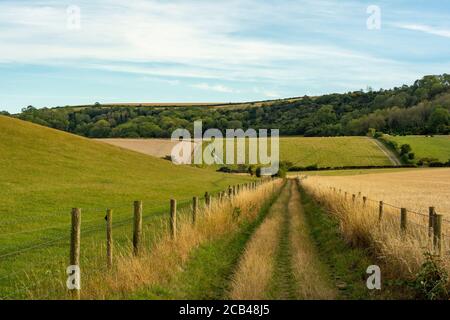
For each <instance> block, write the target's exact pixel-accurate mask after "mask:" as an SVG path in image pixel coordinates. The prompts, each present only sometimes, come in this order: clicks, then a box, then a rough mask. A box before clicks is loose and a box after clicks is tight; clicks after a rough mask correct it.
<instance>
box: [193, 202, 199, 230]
mask: <svg viewBox="0 0 450 320" xmlns="http://www.w3.org/2000/svg"><path fill="white" fill-rule="evenodd" d="M197 212H198V197H193V198H192V224H195V221H196V220H197Z"/></svg>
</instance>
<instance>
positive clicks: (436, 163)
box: [429, 161, 446, 168]
mask: <svg viewBox="0 0 450 320" xmlns="http://www.w3.org/2000/svg"><path fill="white" fill-rule="evenodd" d="M445 166H446V164H445V163H443V162H440V161H433V162H430V164H429V167H430V168H442V167H445Z"/></svg>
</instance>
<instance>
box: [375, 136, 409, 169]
mask: <svg viewBox="0 0 450 320" xmlns="http://www.w3.org/2000/svg"><path fill="white" fill-rule="evenodd" d="M367 138H368V139H370V140H371V141H372V142H373V143H374V144H376V145H377V146H378V148H380V150H381V151H382V152H383V153H384V154H385V155H386V157H388V158H389V160H390V161H391V162H392V164H393V165H394V166H401V165H402V163H401V161H400V160H399V159H398V157H397V156H396V155H395V154H394V153H393V152H392V151H391V150H389V149H388V148H386V146H385V145H384V144H383V143H382V142H380V141H379V140H377V139H374V138H369V137H367Z"/></svg>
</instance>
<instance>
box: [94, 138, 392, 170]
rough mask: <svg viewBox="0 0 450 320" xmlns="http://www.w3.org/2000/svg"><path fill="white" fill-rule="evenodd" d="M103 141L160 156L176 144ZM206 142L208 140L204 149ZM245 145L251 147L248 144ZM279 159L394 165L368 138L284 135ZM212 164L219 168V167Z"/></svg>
mask: <svg viewBox="0 0 450 320" xmlns="http://www.w3.org/2000/svg"><path fill="white" fill-rule="evenodd" d="M101 141H104V142H107V143H111V144H115V145H119V146H121V147H123V148H129V149H131V150H135V151H138V152H142V153H145V154H150V155H154V156H158V157H161V156H162V154H163V153H166V154H170V150H171V147H172V146H173V144H174V143H173V142H172V141H170V140H161V139H117V140H116V139H104V140H101ZM155 141H156V142H155ZM207 144H208V143H207V142H205V143H204V144H203V148H205V147H206V146H207ZM224 148H225V143H224ZM246 148H247V149H246V150H248V143H247V147H246ZM235 150H236V146H235ZM235 153H236V152H235ZM225 156H226V152H224V158H225ZM247 159H248V158H247ZM280 160H282V161H290V162H292V163H293V165H294V166H309V165H314V164H317V165H318V166H319V167H340V166H382V165H391V164H392V163H391V161H390V160H389V158H388V157H387V156H386V155H385V154H384V153H383V152H382V151H381V150H380V148H379V147H378V146H377V145H376V144H375V143H374V142H373V141H372V140H371V139H368V138H366V137H326V138H305V137H281V138H280ZM247 162H248V160H247ZM213 167H214V168H217V166H213Z"/></svg>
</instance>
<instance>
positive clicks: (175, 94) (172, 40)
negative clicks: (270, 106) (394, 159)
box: [0, 0, 450, 112]
mask: <svg viewBox="0 0 450 320" xmlns="http://www.w3.org/2000/svg"><path fill="white" fill-rule="evenodd" d="M373 5H375V6H378V7H379V8H380V10H381V11H380V12H381V19H380V22H381V28H380V29H371V28H368V27H367V20H368V18H369V17H370V16H371V13H368V12H367V9H368V7H369V6H373ZM69 6H76V7H71V9H70V10H69V11H68V8H69ZM73 8H75V9H77V8H78V9H79V10H80V15H79V17H80V19H79V21H80V24H77V23H76V22H77V21H78V19H77V18H76V17H77V15H76V12H77V11H76V10H75V11H74V9H73ZM74 13H75V14H74ZM449 72H450V5H448V4H444V1H413V0H409V1H406V0H401V1H347V0H344V1H342V0H341V1H330V0H323V1H321V0H308V1H300V0H297V1H290V0H286V1H281V0H270V1H257V0H227V1H221V0H216V1H209V0H208V1H207V0H184V1H181V0H180V1H170V0H166V1H152V0H149V1H144V0H129V1H119V0H108V1H107V0H90V1H85V0H72V1H64V0H63V1H61V0H58V1H51V0H14V1H8V0H6V1H5V0H0V75H1V77H0V110H8V111H10V112H17V111H19V110H20V109H21V108H22V107H25V106H28V105H33V106H36V107H44V106H62V105H76V104H84V103H94V102H97V101H98V102H101V103H107V102H163V101H164V102H184V101H191V102H230V101H248V100H265V99H274V98H280V97H292V96H303V95H305V94H308V95H315V94H323V93H332V92H347V91H351V90H359V89H365V88H366V87H367V86H371V87H373V88H375V89H378V88H390V87H394V86H401V85H402V84H410V83H412V82H413V81H414V80H416V79H417V78H420V77H422V76H424V75H427V74H442V73H449Z"/></svg>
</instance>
